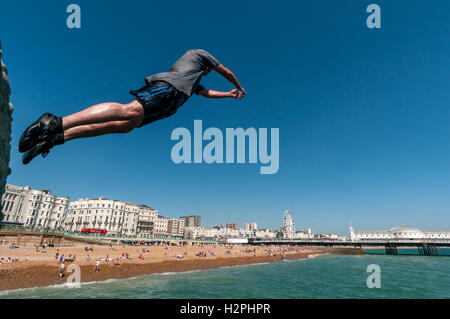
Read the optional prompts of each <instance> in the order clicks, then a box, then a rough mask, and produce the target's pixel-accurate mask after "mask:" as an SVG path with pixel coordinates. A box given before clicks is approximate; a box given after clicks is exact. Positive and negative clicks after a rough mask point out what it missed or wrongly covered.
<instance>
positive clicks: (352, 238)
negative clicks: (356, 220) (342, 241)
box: [350, 224, 356, 240]
mask: <svg viewBox="0 0 450 319" xmlns="http://www.w3.org/2000/svg"><path fill="white" fill-rule="evenodd" d="M350 239H351V240H354V239H356V236H355V231H354V230H353V227H352V225H351V224H350Z"/></svg>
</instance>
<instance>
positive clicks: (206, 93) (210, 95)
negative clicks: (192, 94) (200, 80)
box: [198, 89, 244, 100]
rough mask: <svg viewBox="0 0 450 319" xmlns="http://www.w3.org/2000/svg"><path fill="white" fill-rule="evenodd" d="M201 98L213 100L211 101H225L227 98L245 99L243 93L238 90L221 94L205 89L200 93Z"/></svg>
mask: <svg viewBox="0 0 450 319" xmlns="http://www.w3.org/2000/svg"><path fill="white" fill-rule="evenodd" d="M198 94H200V95H201V96H204V97H207V98H211V99H223V98H227V97H231V98H234V99H239V100H240V99H242V98H243V97H244V95H243V92H241V91H239V90H238V89H234V90H231V91H230V92H220V91H214V90H208V89H203V90H201V91H199V92H198Z"/></svg>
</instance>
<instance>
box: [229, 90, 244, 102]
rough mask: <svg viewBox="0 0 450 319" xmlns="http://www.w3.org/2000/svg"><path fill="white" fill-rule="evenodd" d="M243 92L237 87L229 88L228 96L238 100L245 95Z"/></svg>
mask: <svg viewBox="0 0 450 319" xmlns="http://www.w3.org/2000/svg"><path fill="white" fill-rule="evenodd" d="M244 92H245V91H244ZM244 92H243V91H241V90H238V89H234V90H231V91H230V92H228V93H229V94H230V97H232V98H234V99H238V100H240V99H242V98H243V97H244V96H245V93H244Z"/></svg>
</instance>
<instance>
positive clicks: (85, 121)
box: [19, 49, 246, 164]
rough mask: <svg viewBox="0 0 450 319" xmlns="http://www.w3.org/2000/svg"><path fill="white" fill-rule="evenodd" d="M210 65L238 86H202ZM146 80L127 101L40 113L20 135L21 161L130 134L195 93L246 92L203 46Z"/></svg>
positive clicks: (214, 95) (170, 112)
mask: <svg viewBox="0 0 450 319" xmlns="http://www.w3.org/2000/svg"><path fill="white" fill-rule="evenodd" d="M211 70H215V71H217V72H218V73H219V74H221V75H222V76H223V77H225V78H226V79H227V80H228V81H230V82H231V83H232V84H233V85H234V86H235V87H236V88H235V89H233V90H231V91H229V92H219V91H213V90H208V89H205V88H204V87H203V86H202V85H201V84H200V79H201V78H202V76H203V75H207V74H208V73H209V72H210V71H211ZM145 83H146V85H145V86H144V87H142V88H140V89H139V90H132V91H130V94H131V95H133V96H135V97H136V99H135V100H133V101H132V102H130V103H128V104H120V103H114V102H110V103H102V104H97V105H94V106H91V107H89V108H87V109H85V110H82V111H80V112H78V113H75V114H72V115H69V116H66V117H57V116H55V115H52V114H50V113H45V114H43V115H42V116H41V117H40V118H39V119H38V120H37V121H36V122H34V123H33V124H31V125H30V126H29V127H28V128H27V129H26V130H25V132H24V133H23V134H22V136H21V138H20V142H19V151H20V152H22V153H23V152H25V154H24V155H23V158H22V162H23V163H24V164H28V163H29V162H31V160H32V159H33V158H35V157H36V156H38V155H39V154H42V156H43V157H46V156H47V154H48V153H49V152H50V149H51V148H52V147H54V146H55V145H60V144H64V143H65V142H67V141H70V140H74V139H77V138H85V137H93V136H99V135H104V134H111V133H128V132H130V131H132V130H133V129H135V128H137V127H142V126H144V125H147V124H149V123H152V122H154V121H157V120H161V119H163V118H166V117H169V116H171V115H173V114H175V113H176V112H177V110H178V108H179V107H180V106H181V105H183V104H184V103H185V102H186V101H187V100H188V99H189V97H190V96H191V95H192V94H193V93H195V94H197V95H199V94H200V95H202V96H204V97H208V98H227V97H230V98H235V99H241V98H243V97H244V96H245V95H246V92H245V90H244V88H243V87H242V86H241V84H240V83H239V81H238V80H237V78H236V76H235V75H234V74H233V72H231V71H230V70H229V69H227V68H226V67H224V66H223V65H222V64H220V62H219V61H218V60H217V59H216V58H215V57H213V56H212V55H211V54H209V53H208V52H206V51H205V50H201V49H195V50H189V51H187V52H186V53H185V54H184V55H183V56H182V57H181V58H180V59H178V61H177V62H175V64H174V65H173V66H172V67H171V69H170V70H169V72H164V73H158V74H155V75H152V76H149V77H148V78H146V79H145Z"/></svg>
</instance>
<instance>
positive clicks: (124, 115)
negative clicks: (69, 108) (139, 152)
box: [62, 100, 144, 136]
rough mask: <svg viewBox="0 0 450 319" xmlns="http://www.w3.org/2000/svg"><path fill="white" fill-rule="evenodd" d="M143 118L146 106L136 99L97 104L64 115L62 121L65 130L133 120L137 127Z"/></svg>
mask: <svg viewBox="0 0 450 319" xmlns="http://www.w3.org/2000/svg"><path fill="white" fill-rule="evenodd" d="M143 118H144V108H143V107H142V105H141V103H139V102H138V101H137V100H134V101H132V102H130V103H128V104H120V103H114V102H111V103H102V104H97V105H94V106H91V107H89V108H87V109H85V110H83V111H80V112H78V113H75V114H72V115H69V116H66V117H64V118H63V120H62V122H63V129H64V130H69V129H71V128H73V127H76V126H80V125H88V124H98V123H105V122H114V121H132V122H133V123H135V127H137V126H139V125H140V123H141V122H142V119H143ZM103 134H106V133H103ZM100 135H101V134H100ZM93 136H95V135H93Z"/></svg>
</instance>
